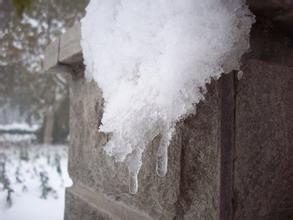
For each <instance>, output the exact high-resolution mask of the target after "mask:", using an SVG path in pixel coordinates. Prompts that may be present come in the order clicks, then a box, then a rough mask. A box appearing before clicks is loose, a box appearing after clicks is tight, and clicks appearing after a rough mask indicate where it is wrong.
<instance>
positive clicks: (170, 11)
mask: <svg viewBox="0 0 293 220" xmlns="http://www.w3.org/2000/svg"><path fill="white" fill-rule="evenodd" d="M253 21H254V18H253V16H252V14H251V13H250V11H249V10H248V8H247V6H246V5H245V4H244V0H158V1H153V0H140V1H137V0H91V1H90V3H89V5H88V7H87V13H86V16H85V17H84V18H83V20H82V42H81V44H82V48H83V54H84V60H85V61H84V62H85V65H86V77H87V78H88V79H94V80H95V81H96V82H97V84H98V86H99V87H100V88H101V89H102V91H103V97H104V99H105V109H104V115H103V119H102V124H103V125H102V126H101V127H100V130H101V131H103V132H112V134H113V136H112V138H111V140H110V142H109V143H108V144H107V145H106V147H105V150H106V152H107V153H108V154H109V155H111V156H114V157H115V159H116V160H117V161H125V162H126V163H127V165H128V167H129V172H130V175H131V177H132V178H131V192H133V193H135V192H136V191H137V174H138V172H139V169H140V167H141V164H142V153H143V151H144V149H145V147H146V146H147V145H148V144H150V142H151V141H152V140H153V139H154V137H156V136H158V135H160V136H161V144H160V146H159V149H158V162H157V173H158V174H159V175H160V176H163V175H165V174H166V172H167V148H168V145H169V143H170V140H171V138H172V133H173V131H174V126H175V124H176V122H178V121H179V120H180V119H182V118H184V116H186V115H187V114H189V113H191V112H194V109H195V104H196V103H198V102H199V101H200V100H201V99H203V94H202V92H201V91H202V88H205V84H206V83H208V82H209V81H210V79H211V78H212V77H213V78H218V77H219V76H220V75H221V73H223V72H229V71H231V70H233V69H238V68H239V59H240V57H241V55H242V54H243V53H244V52H245V51H246V50H247V49H248V47H249V42H248V39H249V31H250V28H251V25H252V23H253Z"/></svg>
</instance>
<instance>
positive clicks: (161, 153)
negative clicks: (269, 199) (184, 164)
mask: <svg viewBox="0 0 293 220" xmlns="http://www.w3.org/2000/svg"><path fill="white" fill-rule="evenodd" d="M167 169H168V145H167V144H166V143H161V144H160V146H159V149H158V154H157V164H156V171H157V174H158V176H160V177H163V176H166V174H167Z"/></svg>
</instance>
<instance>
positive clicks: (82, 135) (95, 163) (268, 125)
mask: <svg viewBox="0 0 293 220" xmlns="http://www.w3.org/2000/svg"><path fill="white" fill-rule="evenodd" d="M263 2H264V1H259V2H258V3H257V4H256V3H253V2H251V3H250V4H251V7H252V9H253V10H254V12H255V13H256V14H257V24H256V25H254V27H253V30H252V34H251V51H250V53H248V54H247V55H245V57H243V66H242V70H243V76H242V77H241V75H242V74H237V73H236V72H234V73H230V74H225V75H224V76H222V77H221V78H220V79H219V80H218V81H214V80H213V81H212V82H211V84H209V85H208V86H207V93H206V94H205V100H204V101H202V102H201V103H199V105H198V106H197V112H196V114H193V115H190V116H189V117H188V118H186V119H185V120H184V121H182V122H180V123H178V124H177V127H176V135H175V136H174V138H173V140H172V143H171V146H170V148H169V162H168V173H167V175H166V177H163V178H161V177H158V176H157V175H156V172H155V158H156V157H155V154H156V152H157V147H158V140H157V139H155V140H153V142H152V143H151V144H150V146H149V147H148V148H147V150H146V152H145V153H144V159H143V160H144V163H143V166H142V169H141V171H140V173H139V191H138V193H137V194H136V195H131V194H129V189H128V187H129V176H128V171H127V168H126V166H125V165H124V164H123V163H115V162H114V161H113V159H112V158H110V157H108V156H107V155H106V154H105V152H104V151H103V146H104V145H105V143H106V142H107V141H108V140H109V138H110V136H109V135H108V134H105V133H101V132H99V130H98V128H99V125H100V123H101V118H102V115H103V97H102V91H101V90H100V89H99V88H98V86H97V85H96V84H95V83H94V82H87V81H86V80H85V79H84V77H83V71H84V67H83V65H82V54H81V49H80V46H79V41H80V30H79V25H77V26H75V27H74V28H73V29H72V30H69V31H68V32H67V33H66V34H65V35H64V36H61V38H60V39H59V40H58V41H57V42H55V43H53V44H52V45H51V46H50V47H49V48H48V50H47V55H46V57H47V59H46V62H45V67H46V69H48V72H60V71H62V72H68V73H70V74H72V76H73V77H72V82H71V88H70V150H69V173H70V176H71V178H72V180H73V182H74V185H73V186H72V187H71V188H68V189H67V190H66V210H65V219H66V220H96V219H123V220H124V219H125V220H128V219H135V220H136V219H167V220H168V219H192V220H193V219H199V220H201V219H203V220H210V219H211V220H213V219H215V220H217V219H220V220H229V219H235V220H242V219H243V220H246V219H248V220H251V219H252V220H253V219H265V220H271V219H291V218H293V162H292V161H293V152H292V151H293V144H292V143H293V111H292V109H293V49H292V48H293V46H292V45H293V41H292V38H291V37H290V35H289V34H288V32H287V31H288V30H289V29H288V28H287V27H288V26H290V25H292V24H293V22H292V21H291V20H290V16H289V18H288V15H287V14H288V13H289V12H288V11H289V9H290V7H291V6H290V7H288V8H286V13H285V11H284V10H285V9H284V8H282V7H281V6H283V4H287V2H285V1H284V2H283V3H282V1H268V2H266V3H263ZM276 2H279V5H278V4H277V5H276ZM261 4H263V5H266V6H267V7H263V8H262V7H260V5H261ZM280 5H281V6H280ZM291 9H292V7H291ZM276 10H283V12H284V13H283V14H282V15H280V14H278V13H277V14H276V13H275V11H276ZM292 11H293V10H292ZM269 12H270V13H269ZM268 15H269V16H268ZM272 15H274V16H272ZM276 22H281V23H276ZM279 27H283V28H284V29H279Z"/></svg>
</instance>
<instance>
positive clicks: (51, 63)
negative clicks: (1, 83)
mask: <svg viewBox="0 0 293 220" xmlns="http://www.w3.org/2000/svg"><path fill="white" fill-rule="evenodd" d="M247 3H248V5H249V7H250V9H251V11H252V12H253V13H254V14H255V15H256V17H257V19H261V18H263V19H265V20H270V21H272V22H275V23H276V24H278V25H279V27H280V28H282V29H283V30H284V31H286V32H288V33H290V34H293V1H286V0H258V1H255V0H247ZM80 40H81V31H80V23H77V24H76V25H74V26H73V27H72V28H70V29H69V30H68V31H67V32H66V33H65V34H63V35H62V36H61V37H59V38H58V39H57V40H56V41H54V42H53V43H51V44H50V45H49V46H48V47H47V48H46V50H45V59H44V65H43V70H44V71H45V72H48V73H63V72H70V73H74V72H82V71H75V70H76V69H78V70H80V69H83V68H84V67H83V58H82V50H81V46H80Z"/></svg>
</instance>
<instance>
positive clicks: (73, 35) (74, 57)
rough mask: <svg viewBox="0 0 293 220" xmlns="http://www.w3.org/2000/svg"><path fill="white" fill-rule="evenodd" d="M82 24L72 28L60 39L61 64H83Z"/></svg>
mask: <svg viewBox="0 0 293 220" xmlns="http://www.w3.org/2000/svg"><path fill="white" fill-rule="evenodd" d="M80 40H81V30H80V23H77V24H76V25H74V26H73V27H72V28H70V29H69V30H68V31H67V32H66V33H65V34H63V35H62V36H61V37H60V51H59V60H58V61H59V62H60V63H64V64H72V63H79V62H82V53H81V51H82V50H81V46H80Z"/></svg>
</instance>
